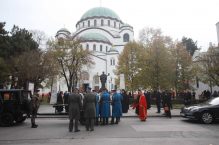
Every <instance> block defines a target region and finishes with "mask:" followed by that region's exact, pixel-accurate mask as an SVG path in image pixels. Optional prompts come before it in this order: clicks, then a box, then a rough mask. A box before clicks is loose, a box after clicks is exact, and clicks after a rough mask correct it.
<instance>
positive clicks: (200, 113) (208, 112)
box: [180, 97, 219, 124]
mask: <svg viewBox="0 0 219 145" xmlns="http://www.w3.org/2000/svg"><path fill="white" fill-rule="evenodd" d="M180 115H181V116H182V117H185V118H189V119H194V120H200V121H202V122H203V123H205V124H210V123H212V122H213V121H215V120H218V119H219V97H216V98H212V99H210V100H208V101H206V102H204V103H201V104H197V105H193V106H188V107H183V108H182V109H181V112H180Z"/></svg>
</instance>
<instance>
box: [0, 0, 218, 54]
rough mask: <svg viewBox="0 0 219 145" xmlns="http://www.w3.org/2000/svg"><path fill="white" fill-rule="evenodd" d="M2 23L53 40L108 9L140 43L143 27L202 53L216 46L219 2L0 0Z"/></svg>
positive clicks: (212, 0)
mask: <svg viewBox="0 0 219 145" xmlns="http://www.w3.org/2000/svg"><path fill="white" fill-rule="evenodd" d="M0 4H1V5H0V21H4V22H6V29H7V30H8V31H9V30H10V29H11V28H12V26H13V25H14V24H15V25H18V26H19V27H21V28H26V29H28V30H41V31H44V32H45V33H46V34H47V36H49V37H53V36H55V34H56V32H57V31H58V30H59V29H60V28H63V27H65V28H67V29H69V31H70V32H74V31H75V29H76V28H75V24H76V23H77V21H79V20H80V18H81V16H82V15H83V14H84V13H85V12H86V11H87V10H89V9H91V8H93V7H99V6H103V7H107V8H110V9H111V10H113V11H114V12H115V13H117V15H118V16H119V17H120V19H121V20H122V21H123V22H125V23H128V24H130V25H132V26H133V27H134V33H135V34H134V35H135V39H136V40H137V39H138V37H139V31H140V30H141V29H142V28H144V27H153V28H160V29H161V30H162V32H163V33H164V35H168V36H170V37H172V38H173V39H174V40H175V39H178V40H181V38H182V36H186V37H190V38H192V39H193V40H194V41H196V40H197V41H198V46H199V47H202V51H206V49H207V47H208V46H209V42H213V43H215V44H217V34H216V26H215V24H216V23H217V22H218V21H219V0H0Z"/></svg>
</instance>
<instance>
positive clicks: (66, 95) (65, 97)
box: [64, 91, 69, 113]
mask: <svg viewBox="0 0 219 145" xmlns="http://www.w3.org/2000/svg"><path fill="white" fill-rule="evenodd" d="M68 96H69V93H68V92H67V91H65V93H64V104H65V112H66V113H68Z"/></svg>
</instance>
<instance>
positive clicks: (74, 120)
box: [69, 119, 78, 132]
mask: <svg viewBox="0 0 219 145" xmlns="http://www.w3.org/2000/svg"><path fill="white" fill-rule="evenodd" d="M73 125H74V129H75V131H77V130H78V119H70V120H69V131H70V132H72V130H73Z"/></svg>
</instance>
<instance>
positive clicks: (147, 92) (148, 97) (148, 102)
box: [144, 90, 151, 109]
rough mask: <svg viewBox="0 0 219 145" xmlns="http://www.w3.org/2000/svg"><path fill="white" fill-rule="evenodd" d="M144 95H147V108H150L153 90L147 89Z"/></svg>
mask: <svg viewBox="0 0 219 145" xmlns="http://www.w3.org/2000/svg"><path fill="white" fill-rule="evenodd" d="M144 96H145V97H146V100H147V109H150V108H151V92H150V91H146V90H145V92H144Z"/></svg>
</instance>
